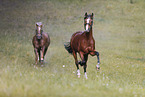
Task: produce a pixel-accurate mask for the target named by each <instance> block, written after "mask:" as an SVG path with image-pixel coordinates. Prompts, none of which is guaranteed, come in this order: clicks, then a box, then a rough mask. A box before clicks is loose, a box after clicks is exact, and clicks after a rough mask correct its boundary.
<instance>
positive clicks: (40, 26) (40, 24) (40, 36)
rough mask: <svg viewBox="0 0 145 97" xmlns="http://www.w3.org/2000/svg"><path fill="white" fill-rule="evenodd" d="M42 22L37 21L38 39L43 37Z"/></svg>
mask: <svg viewBox="0 0 145 97" xmlns="http://www.w3.org/2000/svg"><path fill="white" fill-rule="evenodd" d="M42 32H43V30H42V22H37V23H36V37H37V39H41V38H42Z"/></svg>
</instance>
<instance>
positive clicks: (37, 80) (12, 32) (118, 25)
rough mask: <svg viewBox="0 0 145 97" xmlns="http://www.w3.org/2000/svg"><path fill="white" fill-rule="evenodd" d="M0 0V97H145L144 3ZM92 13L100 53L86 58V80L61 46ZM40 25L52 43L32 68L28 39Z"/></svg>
mask: <svg viewBox="0 0 145 97" xmlns="http://www.w3.org/2000/svg"><path fill="white" fill-rule="evenodd" d="M132 1H133V4H131V3H130V0H0V97H145V0H132ZM85 12H88V13H92V12H93V13H94V24H93V36H94V38H95V41H96V50H97V51H99V52H100V59H101V64H100V66H101V70H100V71H99V72H97V71H96V68H95V66H96V64H97V59H96V57H92V56H89V60H88V68H87V72H88V79H87V80H86V79H85V77H84V74H83V68H81V67H80V71H81V78H77V76H76V66H75V63H74V59H73V56H72V55H70V54H68V53H67V51H66V50H65V49H64V46H63V44H64V43H65V42H68V41H69V40H70V38H71V35H72V34H73V33H74V32H76V31H79V30H81V31H83V30H84V25H83V21H84V20H83V17H84V14H85ZM40 21H41V22H43V24H44V26H43V30H44V31H45V32H48V33H49V35H50V38H51V44H50V47H49V49H48V52H47V54H46V57H45V64H44V66H41V65H40V64H39V65H35V64H34V63H35V60H34V59H35V55H34V52H33V46H32V42H31V40H32V37H33V36H34V35H35V23H36V22H40Z"/></svg>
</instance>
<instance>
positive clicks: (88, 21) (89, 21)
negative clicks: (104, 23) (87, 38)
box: [84, 12, 93, 32]
mask: <svg viewBox="0 0 145 97" xmlns="http://www.w3.org/2000/svg"><path fill="white" fill-rule="evenodd" d="M92 25H93V13H92V14H89V15H88V14H87V12H86V13H85V16H84V28H85V31H86V32H90V29H91V28H92Z"/></svg>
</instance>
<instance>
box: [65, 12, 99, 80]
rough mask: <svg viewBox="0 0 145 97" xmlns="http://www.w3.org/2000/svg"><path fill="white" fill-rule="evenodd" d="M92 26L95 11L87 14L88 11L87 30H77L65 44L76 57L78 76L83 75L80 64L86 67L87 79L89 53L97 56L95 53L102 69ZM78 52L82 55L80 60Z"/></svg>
mask: <svg viewBox="0 0 145 97" xmlns="http://www.w3.org/2000/svg"><path fill="white" fill-rule="evenodd" d="M92 26H93V13H92V14H87V12H86V13H85V16H84V28H85V31H77V32H75V33H74V34H73V35H72V37H71V39H70V42H67V43H66V44H64V46H65V49H66V50H67V51H68V52H69V53H70V54H72V55H73V57H74V59H75V64H76V67H77V76H78V78H79V77H80V75H81V74H80V70H79V64H80V65H81V66H83V67H84V75H85V78H86V79H87V78H88V77H87V72H86V68H87V60H88V55H89V54H90V55H91V56H95V55H96V56H97V60H98V64H97V65H96V68H97V70H99V69H100V65H99V64H100V60H99V52H97V51H96V50H95V40H94V38H93V31H92V29H93V28H92ZM77 53H78V54H79V55H80V58H81V61H78V59H77Z"/></svg>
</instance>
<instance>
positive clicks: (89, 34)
mask: <svg viewBox="0 0 145 97" xmlns="http://www.w3.org/2000/svg"><path fill="white" fill-rule="evenodd" d="M87 37H88V38H92V37H93V30H92V28H91V29H90V32H89V33H87Z"/></svg>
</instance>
